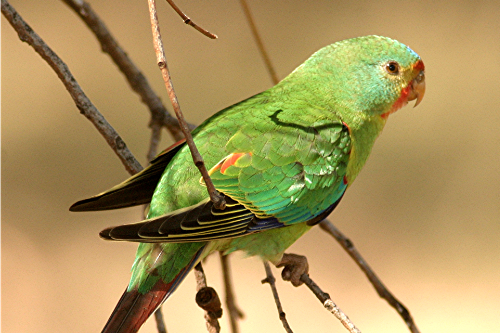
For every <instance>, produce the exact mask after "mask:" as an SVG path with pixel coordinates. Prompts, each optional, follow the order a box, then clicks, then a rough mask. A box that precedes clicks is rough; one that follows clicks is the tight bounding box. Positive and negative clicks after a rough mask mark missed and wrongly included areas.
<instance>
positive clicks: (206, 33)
mask: <svg viewBox="0 0 500 333" xmlns="http://www.w3.org/2000/svg"><path fill="white" fill-rule="evenodd" d="M167 2H168V4H169V5H170V6H172V8H173V9H174V10H175V12H176V13H177V14H179V16H180V17H181V18H182V20H183V21H184V23H186V24H187V25H190V26H192V27H193V28H195V29H196V30H198V31H199V32H201V33H202V34H204V35H205V36H207V37H208V38H211V39H217V35H214V34H213V33H211V32H209V31H207V30H205V29H203V28H202V27H200V26H199V25H197V24H196V23H194V22H193V21H192V20H191V19H190V18H189V17H188V16H187V15H186V14H184V13H183V12H182V10H181V9H180V8H179V7H177V5H176V4H175V3H174V2H173V1H172V0H167Z"/></svg>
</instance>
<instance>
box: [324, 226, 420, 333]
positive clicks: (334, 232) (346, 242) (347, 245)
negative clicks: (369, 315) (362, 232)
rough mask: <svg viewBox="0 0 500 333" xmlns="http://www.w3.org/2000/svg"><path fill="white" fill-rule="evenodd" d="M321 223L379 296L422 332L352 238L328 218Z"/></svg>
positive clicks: (413, 331) (411, 325)
mask: <svg viewBox="0 0 500 333" xmlns="http://www.w3.org/2000/svg"><path fill="white" fill-rule="evenodd" d="M319 225H320V227H321V229H323V230H324V231H325V232H327V233H328V234H330V235H331V236H332V237H333V238H335V239H336V240H337V242H339V243H340V245H341V246H342V247H343V248H344V250H345V251H346V252H347V253H348V254H349V255H350V256H351V258H352V259H353V260H354V261H355V262H356V264H357V265H358V266H359V268H361V270H362V271H363V272H364V273H365V274H366V276H367V277H368V280H370V282H371V284H372V285H373V287H374V288H375V290H377V293H378V294H379V296H380V297H382V298H383V299H385V300H386V301H387V302H388V303H389V304H390V305H391V306H392V307H393V308H394V309H396V311H397V312H398V313H399V315H400V316H401V317H402V318H403V320H404V321H405V323H406V326H408V328H409V329H410V332H412V333H420V331H419V330H418V328H417V325H416V324H415V322H414V320H413V318H412V316H411V314H410V312H409V311H408V309H407V308H406V307H405V306H404V305H403V304H402V303H401V302H400V301H398V300H397V299H396V297H394V295H392V293H391V292H390V291H389V290H388V289H387V287H386V286H385V285H384V284H383V283H382V281H380V279H379V278H378V277H377V275H376V274H375V273H374V272H373V270H372V269H371V268H370V266H369V265H368V263H367V262H366V261H365V260H364V259H363V257H362V256H361V254H360V253H359V252H358V250H356V248H355V247H354V244H353V243H352V242H351V240H350V239H349V238H347V237H346V236H344V234H342V233H341V232H340V230H339V229H337V228H336V227H335V226H334V225H333V224H332V223H330V222H329V221H327V220H323V221H321V223H320V224H319Z"/></svg>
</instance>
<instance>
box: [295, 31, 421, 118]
mask: <svg viewBox="0 0 500 333" xmlns="http://www.w3.org/2000/svg"><path fill="white" fill-rule="evenodd" d="M290 76H291V77H298V78H299V79H300V77H303V78H306V79H307V80H309V83H310V82H314V81H316V82H317V83H318V84H315V85H314V86H315V91H314V93H315V94H316V95H317V94H323V95H322V96H327V98H328V99H329V100H330V101H331V103H332V104H334V105H335V106H337V107H340V108H341V109H342V110H343V112H364V113H366V114H369V115H380V116H382V117H383V118H387V117H388V115H389V114H391V113H393V112H395V111H397V110H399V109H400V108H402V107H403V106H405V105H406V104H408V102H409V101H413V100H416V103H415V106H417V105H418V104H419V103H420V102H421V101H422V98H423V97H424V93H425V66H424V63H423V61H422V60H421V59H420V57H419V55H418V54H417V53H415V52H414V51H413V50H411V49H410V48H409V47H408V46H406V45H404V44H402V43H400V42H398V41H396V40H394V39H391V38H388V37H381V36H364V37H358V38H353V39H347V40H343V41H340V42H337V43H335V44H331V45H329V46H326V47H324V48H322V49H321V50H319V51H318V52H316V53H315V54H314V55H312V56H311V57H310V58H309V59H308V60H307V61H306V62H305V63H304V64H303V65H301V66H299V67H298V68H297V69H296V70H295V71H294V72H293V73H292V74H291V75H290ZM325 83H326V84H325Z"/></svg>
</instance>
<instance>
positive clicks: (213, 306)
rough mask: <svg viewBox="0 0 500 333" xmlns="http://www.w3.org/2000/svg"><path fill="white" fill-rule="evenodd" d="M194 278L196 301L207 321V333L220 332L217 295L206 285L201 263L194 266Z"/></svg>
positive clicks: (219, 305) (220, 311) (219, 304)
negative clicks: (203, 311)
mask: <svg viewBox="0 0 500 333" xmlns="http://www.w3.org/2000/svg"><path fill="white" fill-rule="evenodd" d="M194 276H195V278H196V290H197V293H196V303H197V304H198V306H199V307H201V308H202V309H204V310H205V320H206V321H207V330H208V332H209V333H218V332H220V325H219V321H218V320H217V319H218V318H220V317H222V308H221V303H220V299H219V296H218V295H217V292H216V291H215V289H213V288H211V287H207V279H206V277H205V272H204V271H203V267H202V266H201V263H198V265H196V266H195V268H194Z"/></svg>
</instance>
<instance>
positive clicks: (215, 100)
mask: <svg viewBox="0 0 500 333" xmlns="http://www.w3.org/2000/svg"><path fill="white" fill-rule="evenodd" d="M177 3H178V5H179V6H180V7H181V8H182V9H183V10H184V11H185V12H186V13H187V14H188V15H189V16H190V17H191V18H192V19H193V20H194V21H195V22H197V23H199V24H200V25H201V26H203V27H205V28H207V29H208V30H210V31H212V32H214V33H216V34H218V35H219V37H220V38H219V39H218V40H216V41H213V40H209V39H208V38H206V37H204V36H202V35H201V34H199V33H198V32H196V31H195V30H194V29H192V28H190V27H188V26H186V25H184V24H183V23H182V21H181V20H180V18H178V17H177V16H176V14H175V13H174V12H173V10H172V9H171V8H169V7H168V6H167V4H166V3H165V2H161V1H159V4H158V7H159V11H160V20H161V24H162V32H163V35H164V39H165V40H164V42H165V44H166V49H167V56H168V61H169V67H170V69H171V71H172V75H173V79H174V84H175V88H176V91H177V93H178V97H179V100H180V103H181V106H182V107H183V110H184V112H185V114H186V116H187V118H188V119H189V120H190V121H191V122H193V123H200V122H201V121H202V120H203V119H204V118H206V117H208V116H209V115H211V114H212V113H214V112H215V111H217V110H219V109H221V108H223V107H225V106H228V105H230V104H232V103H235V102H237V101H239V100H242V99H244V98H246V97H248V96H250V95H252V94H255V93H257V92H259V91H262V90H264V89H267V88H269V87H270V86H271V81H270V79H269V77H268V74H267V73H266V71H265V70H264V67H263V64H262V61H261V59H260V57H259V54H258V51H257V49H256V46H255V44H254V42H253V40H252V38H251V35H250V32H249V29H248V27H247V24H246V22H245V20H244V17H243V13H242V10H241V8H240V6H239V2H238V1H181V0H178V1H177ZM11 4H12V5H13V6H15V7H16V8H17V10H18V11H19V12H20V14H21V15H22V16H23V18H24V19H25V20H27V21H28V22H29V24H30V25H31V26H32V28H33V29H35V31H36V32H37V33H38V34H40V35H41V36H42V37H43V38H44V39H45V41H46V42H47V43H48V44H49V45H50V46H51V47H52V48H53V49H54V50H55V51H56V52H57V53H58V54H59V55H60V56H61V57H62V58H63V59H64V60H65V61H66V63H67V64H68V65H69V67H70V69H71V71H72V72H73V74H74V75H75V77H76V78H77V80H78V82H79V83H80V85H81V86H82V87H83V89H84V91H85V92H86V93H87V94H88V96H89V97H90V98H91V100H92V101H93V103H94V104H95V105H96V106H97V107H98V108H99V110H100V111H101V112H102V113H103V114H104V115H105V117H106V118H107V119H108V121H109V122H110V123H111V124H113V126H114V127H115V129H116V130H117V131H118V132H119V133H120V134H121V136H122V137H123V139H124V140H125V141H126V143H127V145H128V146H129V148H130V149H131V151H132V152H133V153H134V154H135V156H136V157H137V158H138V159H139V160H140V161H141V163H143V164H144V163H145V155H146V151H147V147H148V140H149V130H148V128H147V124H148V120H149V117H148V115H149V114H148V111H147V110H146V108H145V107H144V106H143V105H142V104H141V103H140V101H139V98H138V97H137V96H136V95H135V94H133V93H132V92H131V91H130V89H129V88H128V86H127V84H126V82H125V81H124V79H123V78H122V75H121V74H120V73H119V72H118V71H117V70H116V68H115V66H114V65H113V64H112V63H111V61H110V60H109V58H108V57H107V56H106V55H104V54H103V53H101V52H100V49H99V46H98V43H97V42H96V41H95V39H94V37H93V35H92V34H91V33H90V32H89V31H88V30H87V29H86V27H85V26H84V24H83V23H82V22H81V21H80V20H79V18H78V17H77V16H76V15H75V14H74V13H73V12H72V11H71V10H70V9H69V8H67V7H66V6H65V5H64V4H63V3H62V2H61V1H55V0H53V1H22V0H12V1H11ZM91 4H92V7H93V8H94V9H95V10H96V11H97V12H98V13H99V14H100V15H101V17H102V18H103V19H104V20H105V22H106V23H107V25H108V27H109V28H110V29H111V31H112V32H113V34H114V35H115V37H117V39H118V40H119V41H120V43H121V45H122V46H123V47H124V48H125V49H126V50H127V52H128V53H129V55H130V56H131V57H132V59H133V60H134V61H135V62H136V63H137V65H139V66H140V67H141V68H142V69H143V71H144V73H145V74H146V76H147V77H148V78H149V81H150V83H151V84H152V85H153V86H154V88H155V90H156V91H157V92H158V93H159V94H161V96H162V98H163V99H164V100H165V101H166V103H168V100H167V97H166V93H165V91H164V88H163V82H162V80H161V76H160V73H159V71H158V70H157V67H156V65H155V56H154V53H153V49H152V42H151V35H150V34H151V33H150V27H149V19H148V12H147V4H146V1H129V0H126V1H116V0H107V1H104V0H94V1H91ZM249 4H250V6H251V8H252V10H253V13H254V15H255V19H256V23H257V25H258V27H259V30H260V31H261V32H262V35H263V39H264V42H265V44H266V45H267V47H268V49H269V53H270V56H271V58H272V61H273V63H274V64H275V66H276V69H277V72H278V74H279V76H280V77H281V78H282V77H284V76H285V75H286V74H287V73H289V72H290V71H292V70H293V69H294V68H295V67H296V66H297V65H299V64H300V63H301V62H302V61H304V60H305V59H306V58H307V57H308V56H309V55H310V54H311V53H313V52H314V51H316V50H317V49H319V48H320V47H322V46H325V45H327V44H330V43H333V42H335V41H338V40H341V39H345V38H349V37H355V36H360V35H367V34H380V35H386V36H390V37H393V38H396V39H398V40H400V41H401V42H404V43H406V44H408V45H410V46H411V47H412V48H413V49H414V50H415V51H416V52H418V53H419V54H420V55H421V57H422V58H423V59H424V62H425V64H426V69H427V71H426V76H427V79H426V80H427V94H426V98H425V99H424V101H423V103H422V104H421V105H420V106H419V107H418V108H416V109H412V108H410V107H407V108H405V109H403V110H401V111H399V112H398V113H397V114H395V115H393V116H391V119H390V121H389V122H388V125H387V126H386V129H385V131H384V133H383V135H382V136H381V137H380V139H379V140H378V142H377V144H376V146H375V148H374V150H373V152H372V155H371V157H370V159H369V161H368V163H367V165H366V167H365V168H364V170H363V172H362V173H361V175H360V176H359V177H358V179H357V181H356V183H355V184H354V185H353V186H352V188H351V189H350V191H348V193H347V195H346V196H345V198H344V200H343V202H342V204H341V205H340V206H339V207H338V209H337V210H336V211H335V212H334V213H333V214H332V215H331V217H330V219H331V220H332V221H333V222H334V223H335V224H336V225H337V226H338V227H339V228H340V229H341V230H342V231H343V232H345V233H346V234H347V235H348V236H349V237H350V238H351V239H352V240H353V242H354V243H355V245H356V246H357V247H358V249H359V250H360V252H361V253H362V254H363V255H364V257H365V258H366V260H367V261H368V262H369V263H370V265H371V266H372V267H373V268H374V269H375V271H376V272H377V273H378V274H379V276H380V277H381V278H382V280H383V281H384V283H385V284H386V285H387V286H388V287H389V288H390V290H392V291H393V292H394V293H395V295H396V296H397V297H398V298H399V299H400V300H401V301H402V302H403V303H404V304H405V305H406V306H407V307H408V308H409V309H410V311H411V313H412V314H413V316H414V318H415V320H416V322H417V324H418V326H419V328H420V329H421V331H422V332H440V333H443V332H453V333H462V332H463V333H465V332H500V310H499V309H500V241H499V239H500V205H499V198H500V186H499V185H500V173H499V165H500V134H499V127H500V112H499V105H500V91H499V88H498V87H499V85H498V78H499V77H500V68H499V64H500V20H499V17H500V5H499V4H498V1H474V2H472V1H470V2H468V1H461V2H455V1H448V2H439V1H384V2H375V1H359V2H346V1H342V2H340V1H338V2H333V1H328V0H323V1H310V2H307V3H306V2H304V1H285V0H277V1H264V0H256V1H250V2H249ZM171 143H172V139H171V138H170V137H169V136H168V134H165V135H164V138H163V141H162V146H163V147H166V146H168V145H169V144H171ZM126 177H127V173H126V171H125V170H124V168H123V166H122V165H121V163H120V162H119V160H118V159H117V158H116V157H115V156H114V154H113V152H112V151H111V150H110V149H109V148H108V147H107V145H106V143H105V142H104V140H103V139H102V138H101V137H100V135H99V134H98V133H97V131H96V130H95V129H94V128H93V127H92V125H91V124H90V123H89V122H88V121H87V120H86V119H85V118H84V117H83V116H81V115H80V114H79V112H78V110H77V109H76V107H75V106H74V104H73V102H72V100H71V98H70V97H69V95H68V94H67V92H66V91H65V89H64V87H63V85H62V84H61V82H60V81H59V80H58V78H57V77H56V75H55V74H54V73H53V72H52V70H51V69H50V68H49V66H48V65H47V64H46V63H45V62H44V61H42V60H41V58H40V57H39V56H38V55H37V54H35V52H34V51H33V50H32V49H31V48H30V47H28V46H27V45H26V44H24V43H21V42H20V41H19V40H18V38H17V35H16V34H15V32H14V31H13V29H12V28H11V27H10V25H9V24H8V23H7V21H6V20H5V19H4V18H2V332H4V333H19V332H41V333H44V332H99V331H100V330H101V328H102V326H103V325H104V323H105V322H106V320H107V318H108V316H109V314H110V313H111V311H112V309H113V307H114V306H115V303H116V302H117V300H118V299H119V297H120V295H121V293H122V291H123V289H124V288H125V286H126V284H127V282H128V279H129V269H130V266H131V264H132V261H133V257H134V252H135V249H136V245H135V244H128V243H108V242H104V241H102V240H100V239H99V237H98V232H99V231H100V230H101V229H103V228H104V227H106V226H109V225H114V224H119V223H125V222H135V221H137V220H138V219H139V218H140V209H128V210H121V211H111V212H103V213H70V212H69V211H68V207H69V206H70V205H71V204H72V203H73V202H75V201H76V200H79V199H82V198H85V197H87V196H89V195H93V194H96V193H98V192H100V191H103V190H105V189H107V188H109V187H111V186H113V185H115V184H116V183H118V182H120V181H122V180H123V179H125V178H126ZM291 251H293V252H297V253H301V254H304V255H307V256H308V258H309V261H310V264H311V275H312V277H313V278H314V279H315V280H316V281H317V282H318V283H319V284H320V285H321V286H322V287H323V288H324V289H325V290H326V291H328V292H329V293H330V294H331V295H332V297H333V299H334V301H335V302H336V303H337V304H338V305H339V306H340V307H341V308H342V309H343V310H344V311H345V312H346V313H347V314H348V315H349V317H350V318H351V319H352V320H353V321H354V323H355V324H356V325H357V326H358V327H359V328H360V329H361V330H362V331H363V332H407V329H406V327H405V325H404V324H403V322H402V320H401V319H400V318H399V316H398V315H397V314H396V312H395V311H394V310H393V309H392V308H390V307H389V306H388V305H387V304H386V303H385V301H383V300H381V299H380V298H379V297H378V296H377V295H376V293H375V291H374V290H373V288H372V287H371V285H370V284H369V283H368V281H367V280H366V278H365V277H364V275H363V273H361V271H360V270H359V269H357V267H356V266H355V265H354V264H353V262H352V261H351V259H350V258H349V257H348V256H347V254H346V253H344V252H343V250H342V249H341V248H340V246H339V245H338V244H336V243H335V242H334V241H333V240H332V239H330V238H329V237H328V236H327V235H326V234H324V233H323V232H321V231H320V230H319V228H318V229H317V230H313V231H311V232H310V233H309V234H307V235H306V236H304V237H303V238H302V239H300V240H299V241H298V242H297V243H296V244H295V245H294V246H293V247H292V248H291ZM231 264H232V267H233V275H234V284H235V288H236V292H237V299H238V303H239V305H240V306H241V307H242V308H243V310H244V311H245V313H246V319H245V320H244V321H243V322H242V323H241V327H242V332H283V331H284V330H283V328H282V326H281V322H280V321H279V319H278V314H277V312H276V309H275V306H274V301H273V299H272V296H271V292H270V290H269V287H268V286H267V285H261V283H260V280H261V279H262V278H263V277H264V270H263V267H262V264H261V263H260V262H259V261H258V260H257V259H255V258H253V259H243V258H241V256H238V255H236V256H233V260H232V261H231ZM205 270H206V272H207V275H208V280H209V284H211V285H212V286H214V287H216V289H217V290H218V291H219V293H220V295H221V296H222V297H223V290H222V282H221V277H220V273H219V261H218V258H216V257H212V258H210V259H209V261H208V263H207V264H206V265H205ZM275 272H276V274H277V275H278V274H279V273H278V272H277V271H276V270H275ZM278 288H279V291H280V292H281V296H282V302H283V306H284V309H285V311H286V313H287V317H288V318H289V322H290V325H291V327H292V329H293V330H294V332H345V330H344V328H343V327H342V326H341V325H340V324H339V323H338V321H337V320H336V319H335V318H334V317H333V316H332V315H330V314H329V313H327V312H326V311H325V310H324V309H323V308H322V306H321V305H320V304H319V303H318V301H317V300H316V299H315V298H314V297H313V296H312V294H310V292H308V291H307V290H306V289H305V288H299V289H296V288H293V287H292V286H291V285H289V284H286V283H284V282H282V281H279V283H278ZM194 296H195V290H194V279H193V278H192V276H189V277H188V279H187V280H186V281H185V282H184V283H183V284H182V285H181V287H180V288H179V289H178V291H177V292H176V293H175V294H174V295H173V296H172V297H171V298H170V299H169V300H168V302H167V303H166V304H165V305H164V315H165V318H166V322H167V326H168V329H169V332H205V324H204V320H203V314H202V311H201V310H200V309H199V308H197V306H196V305H195V303H194ZM222 325H223V330H224V332H229V326H228V324H227V316H226V317H224V318H223V319H222ZM141 332H144V333H145V332H156V330H155V328H154V322H153V321H149V322H148V323H147V324H146V325H145V326H144V327H143V329H142V330H141Z"/></svg>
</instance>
